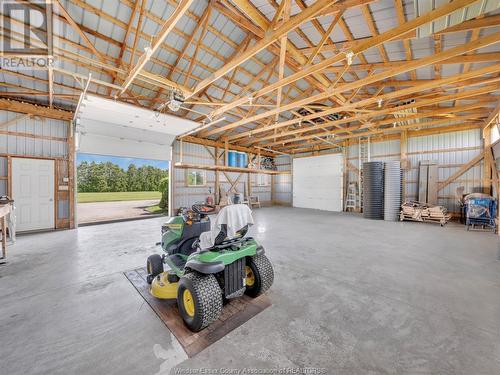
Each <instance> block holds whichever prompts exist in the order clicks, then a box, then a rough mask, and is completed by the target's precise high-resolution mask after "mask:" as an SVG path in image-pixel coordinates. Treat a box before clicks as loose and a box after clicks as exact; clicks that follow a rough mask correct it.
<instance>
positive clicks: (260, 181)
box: [172, 142, 291, 210]
mask: <svg viewBox="0 0 500 375" xmlns="http://www.w3.org/2000/svg"><path fill="white" fill-rule="evenodd" d="M222 152H223V150H222V149H219V154H221V153H222ZM213 155H215V148H214V147H204V146H202V145H198V144H193V143H186V142H183V143H182V162H183V163H186V164H201V165H214V157H213ZM180 157H181V143H180V142H174V147H173V160H172V164H175V163H176V162H179V161H180ZM223 163H224V157H223V156H221V157H220V159H219V164H220V165H223ZM276 164H277V167H278V169H279V170H290V160H289V158H288V157H283V158H282V157H280V158H276ZM204 173H205V174H206V185H205V186H200V187H190V186H187V181H186V175H187V170H186V169H183V168H175V167H174V173H173V184H172V186H173V189H174V190H173V195H172V196H173V208H174V210H176V209H178V208H179V207H190V206H191V205H193V204H194V203H196V202H204V201H205V200H206V198H207V196H208V195H209V194H212V195H213V194H214V193H215V172H214V171H206V170H205V171H204ZM228 178H229V179H230V180H231V181H233V182H234V181H238V182H237V183H236V184H235V188H236V191H237V192H238V193H242V194H244V196H248V178H250V181H251V195H252V196H258V197H259V200H260V202H261V204H262V205H265V206H269V205H272V204H273V201H275V202H276V204H282V205H287V204H288V205H289V204H291V176H290V175H276V176H271V175H268V174H254V173H252V174H248V173H238V172H219V184H220V186H221V189H223V190H224V191H226V192H227V191H229V189H230V188H231V183H230V182H229V180H228Z"/></svg>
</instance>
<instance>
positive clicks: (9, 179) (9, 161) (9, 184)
mask: <svg viewBox="0 0 500 375" xmlns="http://www.w3.org/2000/svg"><path fill="white" fill-rule="evenodd" d="M7 195H8V196H9V198H11V199H12V157H10V156H7Z"/></svg>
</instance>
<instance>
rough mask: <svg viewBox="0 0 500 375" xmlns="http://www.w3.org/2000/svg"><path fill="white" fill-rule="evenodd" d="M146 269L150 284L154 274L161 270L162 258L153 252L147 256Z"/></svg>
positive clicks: (156, 274)
mask: <svg viewBox="0 0 500 375" xmlns="http://www.w3.org/2000/svg"><path fill="white" fill-rule="evenodd" d="M146 269H147V271H148V280H147V281H148V283H149V284H151V283H152V282H153V280H154V278H155V277H156V276H158V275H159V274H160V273H162V272H163V259H162V257H161V256H160V255H158V254H153V255H150V256H149V257H148V260H147V262H146Z"/></svg>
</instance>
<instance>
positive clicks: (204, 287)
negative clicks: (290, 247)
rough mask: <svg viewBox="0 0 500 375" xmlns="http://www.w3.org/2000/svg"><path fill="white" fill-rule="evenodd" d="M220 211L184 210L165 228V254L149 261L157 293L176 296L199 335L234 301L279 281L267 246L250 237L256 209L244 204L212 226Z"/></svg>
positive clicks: (222, 213) (201, 207) (226, 209)
mask: <svg viewBox="0 0 500 375" xmlns="http://www.w3.org/2000/svg"><path fill="white" fill-rule="evenodd" d="M214 211H215V208H214V207H213V206H209V205H206V204H195V205H193V206H192V208H191V209H190V210H188V209H186V208H183V209H181V210H179V213H178V215H177V216H175V217H172V218H171V219H170V220H169V221H168V222H167V223H165V224H164V225H163V226H162V237H161V247H162V249H163V251H164V252H165V254H163V255H158V254H155V255H151V256H150V257H149V258H148V260H147V272H148V278H147V281H148V283H149V284H151V288H150V292H151V294H152V295H153V296H155V297H157V298H162V299H175V298H176V299H177V305H178V307H179V312H180V314H181V316H182V319H183V320H184V322H185V324H186V325H187V327H188V328H189V329H191V330H192V331H194V332H197V331H200V330H202V329H203V328H205V327H207V326H208V325H210V324H211V323H213V322H214V321H216V320H217V319H218V318H219V315H220V314H221V311H222V306H223V304H224V303H225V302H227V301H228V300H230V299H232V298H237V297H241V296H243V294H247V295H248V296H250V297H257V296H259V295H261V294H262V293H264V292H265V291H267V290H268V289H269V288H270V287H271V285H272V283H273V280H274V271H273V267H272V265H271V262H270V261H269V259H268V258H267V257H266V256H265V255H264V248H263V247H262V246H260V245H259V244H258V243H257V242H256V241H255V240H254V239H253V238H252V237H246V234H247V231H248V228H249V226H250V225H252V224H253V219H252V216H251V210H250V209H249V208H248V207H247V206H246V205H243V204H236V205H230V206H226V207H224V208H222V209H221V211H220V212H219V214H218V215H217V217H216V218H215V220H214V223H213V225H211V222H210V218H209V214H212V213H214ZM165 265H167V267H168V270H166V271H165V270H164V268H165Z"/></svg>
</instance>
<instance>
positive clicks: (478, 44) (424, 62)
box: [206, 3, 500, 135]
mask: <svg viewBox="0 0 500 375" xmlns="http://www.w3.org/2000/svg"><path fill="white" fill-rule="evenodd" d="M452 4H453V3H452ZM499 38H500V33H495V34H491V35H488V36H486V37H484V38H481V39H480V40H477V41H475V42H471V43H467V44H464V45H462V46H458V47H455V48H450V49H448V50H446V51H443V52H441V53H439V54H436V55H432V56H429V57H426V58H423V59H420V60H417V61H415V62H414V63H411V64H410V63H409V64H405V65H403V66H400V67H398V68H395V69H391V70H388V71H384V72H381V73H378V74H374V75H372V76H370V77H367V78H365V79H364V80H362V81H354V82H349V83H345V84H343V85H338V86H337V87H336V88H334V89H332V90H329V92H328V93H320V94H317V95H313V96H311V97H308V98H305V99H302V100H298V101H296V102H292V103H288V104H287V105H285V106H282V107H281V108H280V109H279V110H278V109H273V110H270V111H267V112H264V113H260V114H258V115H255V116H253V117H252V118H250V119H246V120H240V121H238V122H235V123H233V124H230V125H228V126H226V127H224V128H217V129H214V130H212V131H210V132H207V133H206V135H211V134H216V133H219V132H221V131H226V130H229V129H232V128H234V127H237V126H240V125H243V124H247V123H249V122H252V121H254V120H260V119H263V118H266V117H269V116H273V115H275V114H276V113H279V112H281V111H287V110H290V109H294V108H298V107H302V106H304V105H307V104H309V103H314V102H319V101H321V100H323V99H325V97H327V96H330V95H332V94H334V93H335V92H345V91H347V90H353V89H356V88H358V87H361V86H364V85H366V84H368V83H373V82H377V81H381V80H383V79H387V78H390V77H393V76H395V75H398V74H401V73H405V72H409V71H412V70H415V69H417V68H420V67H424V66H429V65H432V64H435V63H438V62H439V61H442V60H445V59H446V58H448V57H453V56H457V55H461V54H464V53H467V52H470V51H473V50H476V49H479V48H482V47H485V46H488V45H491V44H495V43H498V42H499V41H500V39H499ZM304 70H307V68H306V69H304ZM288 78H289V77H287V78H285V79H284V80H286V79H288ZM284 80H282V81H284ZM271 86H273V85H270V86H269V87H271Z"/></svg>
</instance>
